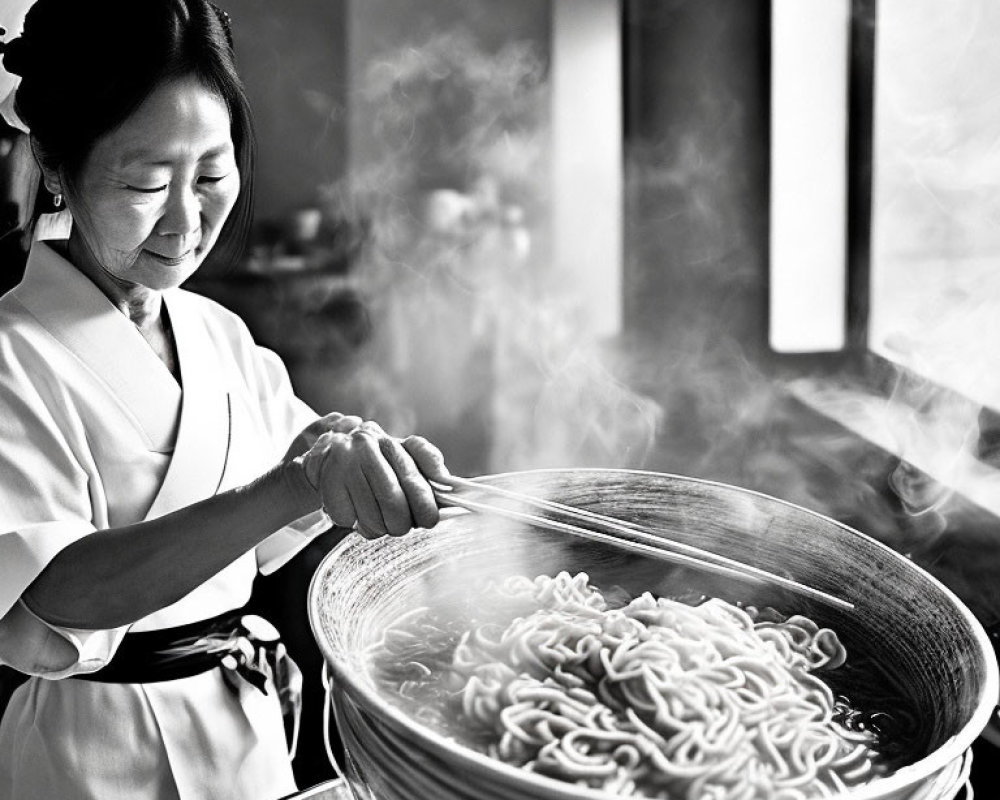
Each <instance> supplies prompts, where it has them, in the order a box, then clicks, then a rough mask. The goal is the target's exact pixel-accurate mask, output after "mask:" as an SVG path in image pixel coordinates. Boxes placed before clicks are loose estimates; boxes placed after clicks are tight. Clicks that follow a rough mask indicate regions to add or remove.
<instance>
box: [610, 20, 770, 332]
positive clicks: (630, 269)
mask: <svg viewBox="0 0 1000 800" xmlns="http://www.w3.org/2000/svg"><path fill="white" fill-rule="evenodd" d="M626 14H627V16H626V37H627V38H626V73H627V78H626V81H627V84H626V85H627V95H626V106H627V109H626V115H627V116H626V124H627V130H626V136H627V143H628V148H629V149H628V167H629V170H628V182H629V192H630V193H629V195H628V200H627V210H626V219H627V224H628V229H627V242H628V256H627V275H626V278H627V281H626V290H625V292H626V293H625V318H626V320H627V321H628V323H627V324H628V326H629V328H630V329H631V330H632V331H633V332H638V333H640V334H642V335H643V336H645V337H652V338H654V339H660V338H662V337H664V336H669V335H671V334H673V333H676V332H678V331H680V332H683V333H684V335H685V336H689V335H690V333H691V331H692V330H693V329H697V330H703V331H704V333H705V335H706V336H731V337H733V338H735V339H737V340H739V341H740V342H742V343H743V344H744V345H746V346H748V347H749V348H751V349H753V350H758V351H759V350H760V348H761V347H762V345H763V343H764V339H763V333H764V330H763V322H764V320H766V314H765V310H766V305H765V303H766V299H765V298H766V293H765V289H766V269H767V268H766V265H767V149H766V147H767V116H766V115H767V86H768V72H767V68H768V65H767V41H768V39H767V35H768V3H767V2H766V0H627V4H626Z"/></svg>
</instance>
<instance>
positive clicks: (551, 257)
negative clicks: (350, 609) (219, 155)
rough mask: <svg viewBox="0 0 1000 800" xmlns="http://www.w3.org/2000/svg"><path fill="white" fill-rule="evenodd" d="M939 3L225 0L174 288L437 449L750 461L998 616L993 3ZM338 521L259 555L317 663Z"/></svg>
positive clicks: (457, 459)
mask: <svg viewBox="0 0 1000 800" xmlns="http://www.w3.org/2000/svg"><path fill="white" fill-rule="evenodd" d="M941 5H943V4H936V3H934V2H931V0H879V2H878V3H876V2H875V0H773V2H772V1H771V0H282V2H281V3H273V2H268V1H267V0H226V2H225V3H224V6H225V7H226V9H227V10H228V11H229V12H230V13H231V14H232V17H233V23H234V34H235V39H236V50H237V56H238V60H239V64H240V67H241V71H242V74H243V76H244V79H245V82H246V84H247V87H248V90H249V93H250V96H251V101H252V103H253V106H254V109H255V111H256V120H257V128H258V136H259V172H258V175H257V211H256V222H255V226H254V232H253V240H252V242H251V245H250V247H249V249H248V252H247V254H246V257H245V258H244V260H243V261H242V262H241V263H240V264H236V265H232V266H231V267H230V268H228V269H227V270H225V271H219V270H216V271H210V270H207V269H206V270H203V272H202V273H201V274H199V275H197V276H196V277H195V278H194V279H192V281H191V283H190V286H189V288H191V289H193V290H194V291H198V292H202V293H204V294H207V295H209V296H211V297H214V298H215V299H217V300H219V301H220V302H222V303H223V304H225V305H227V306H229V307H231V308H232V309H234V310H235V311H237V312H238V313H239V314H241V315H242V316H243V318H244V319H245V320H246V321H247V323H248V325H249V326H250V328H251V330H252V331H253V332H254V334H255V336H256V337H257V339H258V340H259V341H260V342H261V343H262V344H264V345H266V346H268V347H271V348H273V349H274V350H276V351H277V352H278V353H280V354H281V355H282V357H283V358H284V359H285V361H286V363H287V365H288V367H289V370H290V372H291V375H292V379H293V382H294V384H295V385H296V387H297V389H298V391H299V393H300V395H301V396H302V397H303V398H305V399H306V400H307V401H308V402H309V403H311V404H312V405H313V406H314V407H315V408H316V409H317V410H321V411H327V410H334V409H336V410H343V411H350V412H353V413H358V414H361V415H363V416H365V417H369V418H374V419H376V420H379V421H380V422H381V423H382V425H383V427H385V428H386V429H388V430H391V431H400V432H404V431H411V430H412V431H418V432H420V433H422V434H424V435H426V436H428V437H429V438H431V439H432V440H434V441H436V442H437V443H438V444H439V445H440V446H441V448H442V449H443V450H444V452H445V454H446V456H447V458H448V461H449V464H450V466H451V468H452V469H453V471H455V472H456V473H460V474H463V475H469V476H472V475H477V474H483V473H490V472H501V471H510V470H521V469H531V468H540V467H596V466H600V467H626V468H635V469H647V470H656V471H665V472H675V473H681V474H685V475H693V476H698V477H703V478H707V479H712V480H720V481H724V482H727V483H733V484H737V485H740V486H744V487H748V488H751V489H756V490H760V491H763V492H766V493H768V494H772V495H775V496H777V497H780V498H783V499H786V500H789V501H791V502H794V503H797V504H800V505H803V506H806V507H808V508H810V509H814V510H816V511H819V512H822V513H824V514H828V515H830V516H832V517H834V518H836V519H839V520H842V521H844V522H846V523H848V524H850V525H852V526H854V527H856V528H857V529H859V530H861V531H863V532H865V533H868V534H870V535H872V536H874V537H876V538H878V539H880V540H882V541H884V542H886V543H888V544H889V545H890V546H892V547H894V548H896V549H897V550H899V551H900V552H903V553H906V554H907V555H909V556H910V557H912V558H913V559H914V560H915V561H916V562H917V563H919V564H921V565H922V566H924V567H925V568H927V569H928V570H930V571H931V572H932V573H934V574H935V575H937V576H938V577H940V578H941V579H942V580H943V581H945V582H946V583H947V584H948V585H949V586H950V587H951V588H952V589H953V590H954V591H955V592H956V593H957V594H959V596H960V597H962V599H963V600H965V601H966V602H967V603H968V604H969V605H970V607H971V608H972V609H973V610H974V611H975V612H976V614H977V615H978V616H979V617H980V619H981V620H982V621H983V622H984V623H985V624H986V625H988V626H989V625H993V624H994V623H996V622H997V620H998V618H1000V613H998V612H1000V581H997V579H996V578H997V567H998V565H1000V560H998V557H997V546H996V543H997V541H998V538H1000V535H998V532H997V528H996V521H997V515H998V514H1000V479H998V477H997V473H996V471H995V469H994V468H995V466H996V463H997V460H998V459H1000V422H998V421H997V419H996V416H995V413H996V412H1000V377H998V376H1000V370H998V369H997V347H998V342H1000V338H998V333H1000V332H998V325H1000V313H998V312H1000V285H998V282H1000V270H998V269H996V262H995V256H996V254H997V251H998V250H1000V225H998V221H1000V216H998V214H1000V177H998V176H1000V160H998V158H997V153H998V152H1000V151H998V147H997V142H998V138H1000V95H997V94H996V93H995V91H994V90H993V86H994V85H995V80H993V77H994V76H995V75H996V74H997V71H998V70H1000V56H998V55H997V54H996V53H995V52H994V51H995V50H996V48H994V47H993V46H992V45H993V43H994V42H995V41H996V37H997V36H998V35H1000V9H994V8H992V7H991V4H990V3H989V0H954V2H952V3H950V4H948V8H947V9H943V10H942V9H940V8H937V6H941ZM17 146H18V143H17V140H16V137H14V135H13V132H9V134H8V135H7V136H6V138H4V139H2V140H0V157H2V158H3V159H4V163H5V164H6V165H7V166H8V169H7V170H5V173H4V182H3V184H2V188H3V192H4V194H5V195H6V197H7V202H6V204H5V205H4V207H3V208H4V210H3V212H2V213H3V215H4V219H5V220H6V222H5V224H6V225H7V226H8V227H9V226H10V225H12V224H13V223H12V220H13V219H14V218H16V211H17V206H16V196H15V192H14V189H15V188H16V180H15V179H14V178H12V176H11V170H10V164H11V163H12V161H11V159H12V156H11V153H12V152H16V150H17ZM15 177H16V176H15ZM0 246H2V247H3V250H4V254H5V257H4V262H3V263H4V264H5V265H11V266H10V268H8V267H7V266H5V273H4V275H3V282H4V284H5V285H10V284H12V283H13V282H15V281H16V279H17V269H16V268H15V266H14V265H17V264H19V263H21V261H19V259H20V258H22V256H21V251H20V244H19V241H18V238H17V236H16V235H14V234H12V235H7V236H6V237H4V238H3V239H0ZM340 535H341V533H340V532H333V533H331V534H329V535H327V536H325V537H322V539H321V540H320V541H319V542H317V543H316V545H315V546H313V547H312V548H310V549H309V550H307V551H306V552H305V553H303V554H302V555H301V556H300V557H299V558H298V559H297V560H296V562H294V563H293V565H292V567H291V568H290V569H289V570H286V571H285V572H284V574H282V575H279V576H275V577H273V578H269V579H267V581H262V584H261V591H260V593H259V594H260V603H261V604H262V605H263V606H265V607H267V608H268V609H269V610H270V611H271V613H272V615H273V616H277V617H279V620H280V621H281V623H282V625H283V627H284V628H285V629H286V631H287V632H289V633H290V634H291V638H292V640H293V644H294V647H295V649H297V650H298V652H297V653H296V655H297V656H298V658H299V660H300V662H302V663H303V666H304V668H305V670H306V672H307V674H310V673H311V674H317V673H318V665H319V658H318V654H317V653H315V652H314V651H313V650H312V649H311V637H310V634H309V631H308V623H307V621H306V620H305V615H304V595H305V591H306V588H307V585H308V580H309V577H310V576H311V574H312V570H313V569H314V568H315V566H316V564H317V563H318V561H319V560H320V559H321V558H322V556H323V555H324V554H325V552H326V551H327V550H328V549H329V547H330V546H332V544H333V543H334V542H335V541H336V540H337V539H338V538H339V536H340ZM307 691H311V692H314V693H318V691H319V690H318V687H317V685H316V684H315V683H312V684H311V685H310V686H308V687H307ZM321 702H322V701H321V700H320V699H319V698H318V697H317V696H315V695H314V696H313V697H312V698H311V699H310V697H309V696H307V703H306V711H307V717H306V719H305V720H304V724H305V725H306V728H305V730H307V731H308V730H309V726H310V725H312V726H316V725H318V724H319V723H318V711H317V709H318V706H319V705H320V704H321ZM311 714H315V715H316V716H315V718H314V719H310V715H311ZM320 747H321V745H320V743H319V742H318V740H317V739H315V737H311V738H310V737H308V735H307V736H306V739H305V740H304V741H303V746H302V752H301V754H300V757H299V759H298V760H297V763H296V768H297V770H298V771H299V779H300V783H301V784H302V785H303V786H308V785H310V784H311V783H315V782H316V781H317V780H319V779H320V778H322V777H324V776H325V775H326V774H327V773H328V767H327V766H326V765H325V763H324V762H325V759H324V758H323V757H322V756H321V754H320Z"/></svg>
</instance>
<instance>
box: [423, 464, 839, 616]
mask: <svg viewBox="0 0 1000 800" xmlns="http://www.w3.org/2000/svg"><path fill="white" fill-rule="evenodd" d="M431 486H432V487H433V489H434V495H435V497H436V498H437V501H438V504H439V505H441V506H453V507H455V508H464V509H465V510H467V511H473V512H478V513H482V514H494V515H496V516H500V517H506V518H508V519H513V520H517V521H520V522H525V523H528V524H530V525H534V526H536V527H539V528H546V529H549V530H555V531H561V532H563V533H568V534H571V535H573V536H579V537H581V538H584V539H590V540H592V541H599V542H604V543H606V544H610V545H612V546H614V547H617V548H619V549H622V550H629V551H632V552H636V553H641V554H643V555H647V556H652V557H653V558H658V559H660V560H662V561H669V562H672V563H675V564H682V565H684V566H690V567H695V568H697V569H701V570H705V571H706V572H714V573H716V574H719V575H725V576H727V577H731V578H737V579H740V580H753V581H756V582H758V583H768V584H773V585H776V586H781V587H783V588H785V589H788V590H789V591H793V592H796V593H798V594H801V595H804V596H806V597H810V598H812V599H814V600H820V601H822V602H824V603H828V604H829V605H832V606H835V607H837V608H841V609H845V610H848V611H851V610H853V609H854V604H853V603H850V602H848V601H847V600H843V599H841V598H839V597H836V596H835V595H832V594H829V593H827V592H824V591H822V590H820V589H815V588H813V587H812V586H808V585H806V584H804V583H800V582H798V581H796V580H792V579H791V578H786V577H784V576H783V575H776V574H775V573H773V572H768V571H767V570H763V569H760V568H759V567H754V566H751V565H750V564H744V563H743V562H741V561H736V560H734V559H731V558H727V557H726V556H720V555H718V554H717V553H713V552H712V551H710V550H704V549H702V548H700V547H695V546H693V545H689V544H684V543H683V542H676V541H673V540H671V539H666V538H664V537H662V536H658V535H657V534H656V533H654V532H652V530H650V529H648V528H644V527H643V526H641V525H636V524H635V523H632V522H627V521H625V520H620V519H616V518H614V517H608V516H605V515H603V514H597V513H595V512H593V511H588V510H586V509H583V508H576V507H575V506H569V505H565V504H563V503H557V502H554V501H551V500H544V499H542V498H539V497H533V496H531V495H526V494H522V493H520V492H514V491H511V490H509V489H504V488H501V487H499V486H492V485H490V484H485V483H479V482H477V481H471V480H468V479H465V478H458V477H452V478H451V481H450V483H447V484H445V483H439V482H436V481H432V482H431ZM472 491H475V492H478V493H479V494H480V495H481V496H482V495H485V496H487V497H489V496H491V495H492V496H493V497H495V498H502V499H505V500H511V501H516V502H517V503H518V504H520V505H523V506H524V507H526V508H533V509H538V510H542V511H549V512H555V513H557V514H561V515H563V516H564V517H568V518H570V519H572V520H573V522H566V521H564V520H559V519H553V518H551V517H547V516H542V515H540V514H534V513H531V512H529V511H522V510H520V509H517V508H510V507H508V506H505V505H502V504H500V503H494V502H489V501H483V500H481V499H476V498H471V497H469V496H468V493H469V492H472ZM574 523H580V524H574ZM593 526H599V527H601V528H604V529H605V530H607V531H614V532H616V533H619V534H622V535H624V536H628V537H630V538H628V539H622V538H619V537H618V536H615V535H613V534H611V533H605V532H603V531H601V530H594V527H593Z"/></svg>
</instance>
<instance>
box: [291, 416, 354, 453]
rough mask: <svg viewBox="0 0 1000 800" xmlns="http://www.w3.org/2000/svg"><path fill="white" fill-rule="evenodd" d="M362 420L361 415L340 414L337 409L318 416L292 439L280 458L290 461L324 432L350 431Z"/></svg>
mask: <svg viewBox="0 0 1000 800" xmlns="http://www.w3.org/2000/svg"><path fill="white" fill-rule="evenodd" d="M362 422H364V420H363V419H361V417H356V416H353V415H347V414H341V413H340V412H339V411H334V412H333V413H331V414H327V415H326V416H325V417H320V418H319V419H318V420H316V421H315V422H314V423H312V424H311V425H310V426H309V427H307V428H306V429H305V430H303V431H302V432H301V433H300V434H299V435H298V436H296V437H295V439H294V440H292V444H291V446H290V447H289V448H288V450H287V451H286V453H285V457H284V459H282V460H283V461H291V460H292V459H293V458H296V457H298V456H301V455H304V454H305V453H308V452H309V450H310V448H311V447H312V446H313V445H314V444H316V441H317V439H319V437H320V436H322V435H323V434H324V433H327V432H330V431H332V432H333V433H350V432H351V431H353V430H354V429H355V428H357V427H358V426H359V425H360V424H361V423H362Z"/></svg>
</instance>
